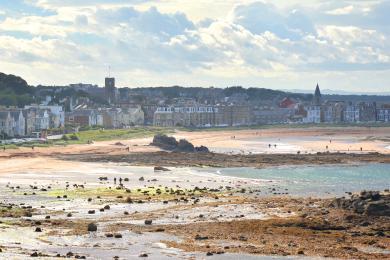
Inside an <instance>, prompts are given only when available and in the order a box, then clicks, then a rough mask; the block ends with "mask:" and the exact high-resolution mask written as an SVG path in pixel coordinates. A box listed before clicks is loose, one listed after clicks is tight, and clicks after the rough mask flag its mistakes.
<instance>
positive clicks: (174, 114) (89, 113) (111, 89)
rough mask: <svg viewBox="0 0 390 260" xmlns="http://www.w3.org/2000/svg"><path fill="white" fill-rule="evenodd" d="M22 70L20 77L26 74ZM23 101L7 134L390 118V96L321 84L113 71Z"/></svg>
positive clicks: (2, 112) (5, 116)
mask: <svg viewBox="0 0 390 260" xmlns="http://www.w3.org/2000/svg"><path fill="white" fill-rule="evenodd" d="M3 75H5V74H3ZM9 77H15V76H11V75H10V76H9ZM15 78H16V79H18V80H17V81H16V82H18V84H19V83H20V81H22V82H23V80H22V79H20V78H18V77H15ZM11 82H12V81H11ZM11 85H12V84H11ZM11 87H12V86H11ZM30 88H31V87H30ZM31 95H32V94H31ZM26 103H28V104H26ZM22 105H23V107H20V106H21V104H17V105H15V104H11V105H8V106H1V107H0V139H2V140H4V139H12V138H19V137H20V138H22V137H35V138H46V137H47V135H51V134H57V135H60V134H63V133H69V132H72V131H73V132H75V131H76V132H77V131H80V130H86V129H91V128H98V127H100V128H105V129H118V128H130V127H134V126H141V125H146V126H156V127H188V128H210V127H240V126H256V125H268V124H362V123H376V124H381V123H382V124H386V123H387V122H390V99H389V97H386V96H357V95H346V96H341V95H336V96H334V95H322V94H321V90H320V87H319V85H318V84H317V86H316V87H315V91H314V94H299V93H288V92H283V91H276V90H270V89H256V88H250V89H245V88H242V87H230V88H226V89H221V88H213V87H210V88H183V87H159V88H117V87H116V84H115V78H113V77H106V78H105V86H104V87H103V88H102V87H98V86H97V85H92V84H83V83H79V84H70V85H68V86H37V87H35V89H34V99H31V100H30V101H28V100H27V101H25V104H22Z"/></svg>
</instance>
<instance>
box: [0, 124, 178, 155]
mask: <svg viewBox="0 0 390 260" xmlns="http://www.w3.org/2000/svg"><path fill="white" fill-rule="evenodd" d="M169 133H173V129H170V128H156V127H135V128H130V129H108V130H107V129H99V130H88V131H80V132H78V133H72V134H66V135H64V136H63V137H62V138H61V140H48V141H46V142H28V143H21V144H5V145H4V144H3V145H0V151H1V150H2V149H4V147H5V149H18V148H19V147H50V146H53V145H58V146H64V145H69V144H87V143H88V142H90V141H110V140H126V139H134V138H144V137H151V136H154V135H156V134H169Z"/></svg>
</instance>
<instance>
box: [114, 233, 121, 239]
mask: <svg viewBox="0 0 390 260" xmlns="http://www.w3.org/2000/svg"><path fill="white" fill-rule="evenodd" d="M114 237H115V238H122V235H121V234H119V233H118V234H115V235H114Z"/></svg>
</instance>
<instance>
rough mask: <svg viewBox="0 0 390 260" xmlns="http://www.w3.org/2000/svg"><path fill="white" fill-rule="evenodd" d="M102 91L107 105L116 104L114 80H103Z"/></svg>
mask: <svg viewBox="0 0 390 260" xmlns="http://www.w3.org/2000/svg"><path fill="white" fill-rule="evenodd" d="M104 89H105V94H106V98H107V101H108V103H109V104H113V103H115V102H116V87H115V78H109V77H108V78H105V80H104Z"/></svg>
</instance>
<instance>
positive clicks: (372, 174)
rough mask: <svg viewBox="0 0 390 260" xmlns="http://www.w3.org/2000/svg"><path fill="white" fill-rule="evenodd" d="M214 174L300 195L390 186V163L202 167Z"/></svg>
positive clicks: (342, 192)
mask: <svg viewBox="0 0 390 260" xmlns="http://www.w3.org/2000/svg"><path fill="white" fill-rule="evenodd" d="M198 171H200V172H203V171H207V172H210V173H213V174H217V175H222V176H230V177H238V178H245V179H256V180H263V183H264V185H262V186H259V189H260V190H262V191H263V190H264V195H265V194H266V192H265V191H267V190H268V189H269V188H276V192H286V191H285V189H288V190H287V192H288V193H289V194H290V195H297V196H320V197H324V196H326V197H327V196H340V195H341V196H342V195H344V194H345V192H359V191H362V190H382V191H383V190H384V189H390V164H364V165H363V164H361V165H331V166H328V165H327V166H288V167H286V166H284V167H272V168H265V169H254V168H222V169H210V168H208V169H207V170H203V169H199V170H198Z"/></svg>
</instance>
